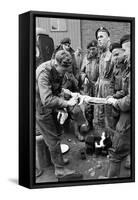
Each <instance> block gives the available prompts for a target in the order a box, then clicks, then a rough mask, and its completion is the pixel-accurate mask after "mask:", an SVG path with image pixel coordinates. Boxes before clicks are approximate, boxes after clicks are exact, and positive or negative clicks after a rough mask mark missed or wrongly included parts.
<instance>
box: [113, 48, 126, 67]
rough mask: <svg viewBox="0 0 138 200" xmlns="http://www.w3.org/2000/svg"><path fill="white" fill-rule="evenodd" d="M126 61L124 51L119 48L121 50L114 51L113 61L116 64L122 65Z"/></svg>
mask: <svg viewBox="0 0 138 200" xmlns="http://www.w3.org/2000/svg"><path fill="white" fill-rule="evenodd" d="M124 60H125V55H124V50H123V49H121V48H119V49H114V50H113V51H112V61H113V63H115V64H119V63H122V62H123V61H124Z"/></svg>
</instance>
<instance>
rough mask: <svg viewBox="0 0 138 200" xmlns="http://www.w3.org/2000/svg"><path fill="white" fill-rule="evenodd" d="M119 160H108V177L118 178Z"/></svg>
mask: <svg viewBox="0 0 138 200" xmlns="http://www.w3.org/2000/svg"><path fill="white" fill-rule="evenodd" d="M120 167H121V162H112V161H110V162H109V169H108V173H107V177H108V178H118V177H119V175H120Z"/></svg>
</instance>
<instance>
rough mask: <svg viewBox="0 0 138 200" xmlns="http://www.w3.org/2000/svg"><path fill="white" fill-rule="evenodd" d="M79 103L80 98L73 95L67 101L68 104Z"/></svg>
mask: <svg viewBox="0 0 138 200" xmlns="http://www.w3.org/2000/svg"><path fill="white" fill-rule="evenodd" d="M77 103H78V99H77V98H74V97H72V98H71V99H70V100H69V101H67V105H68V106H75V105H76V104H77Z"/></svg>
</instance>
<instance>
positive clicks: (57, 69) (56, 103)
mask: <svg viewBox="0 0 138 200" xmlns="http://www.w3.org/2000/svg"><path fill="white" fill-rule="evenodd" d="M71 65H72V57H71V55H70V54H69V53H68V52H67V51H64V50H60V51H58V52H57V53H56V55H55V64H54V65H52V63H51V62H50V61H48V62H45V63H43V64H41V65H40V66H39V67H38V68H37V70H36V124H37V127H38V128H39V130H40V131H41V133H42V135H43V138H44V141H45V143H46V144H47V146H48V148H49V151H50V154H51V160H52V162H53V164H54V168H55V175H56V177H57V178H63V177H70V176H71V177H72V176H73V177H78V176H81V174H79V173H76V172H75V171H74V170H70V169H68V168H67V167H65V164H67V163H68V160H67V159H63V156H62V153H61V147H60V134H61V132H60V125H59V123H58V121H57V114H58V112H57V110H58V109H64V108H68V107H70V106H74V105H75V104H76V103H77V98H75V97H72V98H71V99H70V100H68V101H67V100H64V99H63V98H61V97H60V94H61V92H62V81H63V77H64V74H65V73H66V72H67V71H68V70H70V68H71V67H72V66H71Z"/></svg>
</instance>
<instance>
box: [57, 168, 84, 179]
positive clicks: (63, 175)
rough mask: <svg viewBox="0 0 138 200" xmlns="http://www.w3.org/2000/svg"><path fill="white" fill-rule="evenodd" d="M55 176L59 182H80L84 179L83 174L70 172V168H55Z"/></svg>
mask: <svg viewBox="0 0 138 200" xmlns="http://www.w3.org/2000/svg"><path fill="white" fill-rule="evenodd" d="M55 176H56V177H57V178H58V180H59V181H67V180H74V179H75V180H78V179H79V180H80V179H82V174H81V173H79V172H76V171H75V170H70V169H68V168H64V167H63V168H62V167H55Z"/></svg>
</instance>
